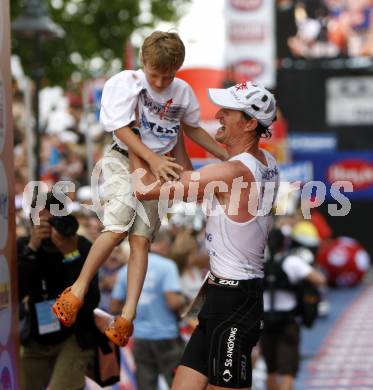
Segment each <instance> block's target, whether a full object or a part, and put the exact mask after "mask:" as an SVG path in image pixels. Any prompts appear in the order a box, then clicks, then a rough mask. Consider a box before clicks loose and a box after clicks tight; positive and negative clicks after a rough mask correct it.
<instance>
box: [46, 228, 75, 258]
mask: <svg viewBox="0 0 373 390" xmlns="http://www.w3.org/2000/svg"><path fill="white" fill-rule="evenodd" d="M50 237H51V240H52V242H53V244H54V245H55V246H56V248H57V249H58V250H59V251H60V252H61V253H63V254H64V255H66V254H68V253H71V252H74V251H75V250H77V249H78V236H76V235H75V236H73V237H65V236H63V235H62V234H60V233H58V231H57V230H56V229H54V228H52V233H51V235H50Z"/></svg>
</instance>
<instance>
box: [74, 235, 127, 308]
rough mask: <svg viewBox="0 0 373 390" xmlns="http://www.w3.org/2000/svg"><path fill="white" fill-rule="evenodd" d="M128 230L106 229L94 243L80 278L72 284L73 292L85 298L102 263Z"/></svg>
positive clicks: (80, 297)
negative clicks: (122, 231)
mask: <svg viewBox="0 0 373 390" xmlns="http://www.w3.org/2000/svg"><path fill="white" fill-rule="evenodd" d="M126 236H127V232H124V233H119V232H118V233H117V232H111V231H105V232H103V233H101V234H100V236H99V237H97V239H96V241H95V242H94V243H93V245H92V247H91V249H90V251H89V254H88V257H87V259H86V260H85V262H84V265H83V268H82V270H81V271H80V274H79V277H78V279H77V280H76V281H75V282H74V284H73V285H72V286H71V292H72V293H73V294H74V295H76V296H77V297H78V298H79V299H81V300H83V299H84V296H85V294H86V293H87V291H88V288H89V284H90V283H91V281H92V279H93V278H94V277H95V275H96V274H97V271H98V270H99V268H100V267H101V265H102V264H103V263H104V262H105V261H106V260H107V259H108V257H109V256H110V254H111V252H112V251H113V249H114V248H115V247H116V246H117V245H118V244H119V243H120V242H121V241H123V239H125V238H126Z"/></svg>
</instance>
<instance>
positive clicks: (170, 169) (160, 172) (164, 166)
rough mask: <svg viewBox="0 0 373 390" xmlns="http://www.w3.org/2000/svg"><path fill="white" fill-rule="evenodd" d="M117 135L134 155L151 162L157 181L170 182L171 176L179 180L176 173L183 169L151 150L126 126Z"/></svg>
mask: <svg viewBox="0 0 373 390" xmlns="http://www.w3.org/2000/svg"><path fill="white" fill-rule="evenodd" d="M115 135H116V136H117V137H118V138H119V139H120V140H121V141H122V142H123V143H125V144H126V145H127V146H128V148H129V149H131V150H132V151H133V153H135V154H137V155H138V156H140V157H141V158H142V159H144V160H145V161H148V162H149V167H150V169H151V172H152V173H153V175H154V176H155V177H156V178H157V179H161V178H162V179H164V180H168V177H169V176H171V177H173V178H175V179H178V178H179V175H178V174H177V173H176V171H178V170H180V171H181V170H182V169H183V167H182V166H181V165H179V164H176V163H175V162H173V161H171V160H170V159H167V158H163V157H161V156H159V155H158V154H156V153H154V152H153V151H152V150H150V149H149V148H148V147H147V146H146V145H145V144H144V143H143V142H142V141H141V139H140V138H139V137H138V136H137V135H136V134H135V133H134V132H133V131H132V130H131V128H130V127H128V126H125V127H122V128H120V129H118V130H115Z"/></svg>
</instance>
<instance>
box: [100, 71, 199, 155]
mask: <svg viewBox="0 0 373 390" xmlns="http://www.w3.org/2000/svg"><path fill="white" fill-rule="evenodd" d="M136 105H138V113H139V122H140V123H139V124H140V134H141V139H142V142H143V143H144V144H145V145H146V146H147V147H148V148H149V149H151V150H152V151H154V152H155V153H158V154H165V153H167V152H169V151H170V150H172V149H173V147H174V146H175V144H176V142H177V136H178V133H179V130H180V122H183V123H185V124H187V125H189V126H191V127H199V126H200V124H199V120H200V108H199V104H198V101H197V99H196V97H195V95H194V93H193V90H192V88H191V87H190V86H189V84H188V83H186V82H185V81H183V80H181V79H178V78H176V77H175V79H174V80H173V82H172V83H171V84H170V86H169V87H167V88H166V89H165V90H164V91H162V92H161V93H158V92H155V91H154V90H153V89H152V88H151V87H150V85H149V83H148V82H147V80H146V77H145V74H144V72H143V71H142V70H141V69H140V70H137V71H132V70H124V71H122V72H120V73H118V74H116V75H115V76H113V77H111V78H110V79H109V80H108V81H107V82H106V83H105V86H104V89H103V91H102V98H101V111H100V121H101V123H102V125H103V127H104V129H105V130H106V131H109V132H113V139H114V141H115V142H116V143H117V144H118V145H119V146H120V147H121V148H123V149H126V150H127V149H128V148H127V146H126V145H125V144H124V143H123V142H121V141H120V140H119V139H118V137H116V135H115V130H118V129H120V128H121V127H124V126H128V125H129V124H130V123H131V122H132V121H134V120H135V119H136V114H135V111H136Z"/></svg>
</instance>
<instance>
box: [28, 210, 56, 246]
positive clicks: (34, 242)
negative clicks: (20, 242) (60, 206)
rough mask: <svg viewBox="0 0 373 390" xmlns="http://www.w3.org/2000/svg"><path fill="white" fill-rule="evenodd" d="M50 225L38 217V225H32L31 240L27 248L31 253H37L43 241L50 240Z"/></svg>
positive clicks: (46, 220) (44, 219)
mask: <svg viewBox="0 0 373 390" xmlns="http://www.w3.org/2000/svg"><path fill="white" fill-rule="evenodd" d="M50 236H51V225H50V224H49V222H48V219H47V218H43V217H40V224H39V225H34V226H33V227H32V230H31V238H30V241H29V243H28V246H29V248H30V249H31V250H33V251H35V252H36V251H38V250H39V248H40V245H41V243H42V241H43V240H45V239H47V238H50Z"/></svg>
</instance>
